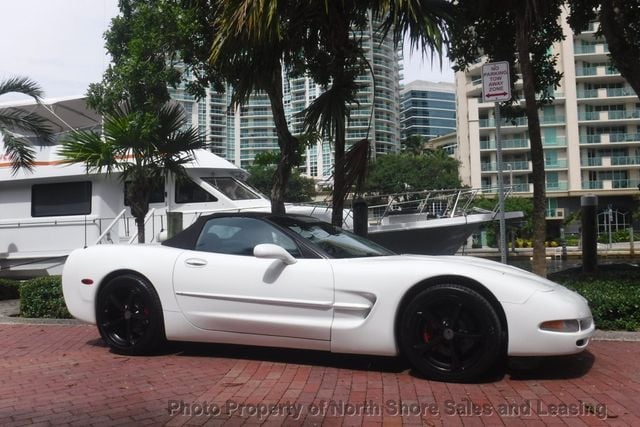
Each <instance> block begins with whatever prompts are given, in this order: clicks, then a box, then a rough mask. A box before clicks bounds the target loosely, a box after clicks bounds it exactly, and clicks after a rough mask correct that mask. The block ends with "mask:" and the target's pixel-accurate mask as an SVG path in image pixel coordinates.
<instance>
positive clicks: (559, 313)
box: [503, 287, 595, 356]
mask: <svg viewBox="0 0 640 427" xmlns="http://www.w3.org/2000/svg"><path fill="white" fill-rule="evenodd" d="M503 307H504V309H505V314H506V316H507V322H508V327H509V347H508V354H509V355H510V356H554V355H565V354H575V353H579V352H581V351H583V350H584V349H586V348H587V346H588V345H589V341H590V338H591V337H592V336H593V334H594V331H595V324H594V322H593V318H592V315H591V310H590V309H589V305H588V304H587V301H586V300H585V299H584V298H583V297H582V296H580V295H578V294H577V293H575V292H573V291H569V290H568V289H566V288H563V287H558V288H555V289H554V290H553V291H550V292H541V291H538V292H536V293H534V294H533V295H532V296H531V298H529V299H528V300H527V302H525V303H524V304H503ZM555 320H578V321H579V322H578V323H579V325H580V327H579V330H577V331H575V332H559V331H549V330H543V329H542V328H541V325H542V324H543V323H544V322H549V321H555Z"/></svg>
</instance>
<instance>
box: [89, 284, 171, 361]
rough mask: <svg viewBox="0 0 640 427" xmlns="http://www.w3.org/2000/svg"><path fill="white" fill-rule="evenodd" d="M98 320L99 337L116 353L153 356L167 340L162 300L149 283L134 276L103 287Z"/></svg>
mask: <svg viewBox="0 0 640 427" xmlns="http://www.w3.org/2000/svg"><path fill="white" fill-rule="evenodd" d="M96 321H97V324H98V330H99V331H100V336H102V339H103V340H104V341H105V342H106V343H107V345H109V347H111V348H112V349H113V351H115V352H116V353H121V354H129V355H135V354H145V353H151V352H153V351H155V350H157V349H158V347H159V346H160V345H161V344H162V343H163V342H164V341H165V334H164V324H163V317H162V307H161V304H160V298H158V294H157V293H156V291H155V289H154V288H153V286H151V284H150V283H149V282H147V281H146V280H144V279H143V278H141V277H139V276H136V275H133V274H127V275H123V276H118V277H115V278H113V279H111V280H110V281H109V282H107V283H106V284H105V285H104V286H102V287H101V288H100V290H99V291H98V298H97V305H96Z"/></svg>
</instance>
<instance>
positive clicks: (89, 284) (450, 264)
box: [63, 213, 594, 381]
mask: <svg viewBox="0 0 640 427" xmlns="http://www.w3.org/2000/svg"><path fill="white" fill-rule="evenodd" d="M63 290H64V298H65V301H66V303H67V306H68V308H69V311H70V312H71V314H72V315H73V316H75V317H76V318H78V319H80V320H83V321H86V322H90V323H94V324H97V327H98V330H99V332H100V335H101V336H102V338H103V339H104V341H105V342H106V343H107V344H108V345H109V346H110V347H111V348H112V349H113V351H115V352H117V353H124V354H132V355H135V354H141V353H148V352H151V351H153V350H155V349H157V348H158V347H159V346H160V345H162V343H163V342H164V341H165V340H174V341H202V342H216V343H234V344H247V345H259V346H272V347H293V348H304V349H314V350H325V351H332V352H341V353H360V354H370V355H388V356H392V355H402V356H404V357H405V358H406V359H407V360H408V361H409V363H410V365H411V366H412V367H413V368H414V369H415V370H416V371H418V372H419V373H421V374H423V375H424V376H426V377H428V378H432V379H438V380H444V381H469V380H473V379H476V378H478V377H480V376H482V375H484V374H486V373H487V372H488V371H489V370H490V369H492V368H493V367H494V366H495V365H496V364H497V363H498V362H500V361H502V360H504V358H505V357H506V356H507V355H513V356H544V355H562V354H572V353H578V352H580V351H582V350H584V349H585V348H586V347H587V345H588V343H589V338H590V336H591V335H592V334H593V331H594V324H593V320H592V316H591V312H590V310H589V307H588V305H587V302H586V301H585V299H584V298H582V297H581V296H579V295H578V294H576V293H574V292H572V291H570V290H567V289H566V288H564V287H562V286H560V285H558V284H555V283H553V282H550V281H548V280H545V279H542V278H540V277H538V276H536V275H534V274H531V273H528V272H526V271H523V270H520V269H518V268H515V267H510V266H506V265H503V264H500V263H496V262H492V261H488V260H483V259H479V258H473V257H462V256H443V257H438V256H417V255H396V254H394V253H392V252H390V251H389V250H387V249H384V248H382V247H380V246H378V245H376V244H375V243H372V242H370V241H368V240H366V239H364V238H361V237H358V236H355V235H353V234H350V233H348V232H345V231H343V230H341V229H339V228H335V227H333V226H331V225H329V224H327V223H324V222H320V221H319V220H317V219H315V218H311V217H306V216H295V215H283V216H279V215H272V214H268V213H229V214H214V215H209V216H203V217H200V218H199V219H198V220H197V221H196V222H195V223H194V224H193V225H191V226H190V227H189V228H187V229H185V230H184V231H182V232H181V233H179V234H177V235H176V236H175V237H173V238H171V239H169V240H166V241H165V242H163V244H162V245H131V246H121V245H101V246H92V247H88V248H84V249H78V250H76V251H74V252H73V253H71V255H70V256H69V258H68V260H67V262H66V264H65V267H64V273H63Z"/></svg>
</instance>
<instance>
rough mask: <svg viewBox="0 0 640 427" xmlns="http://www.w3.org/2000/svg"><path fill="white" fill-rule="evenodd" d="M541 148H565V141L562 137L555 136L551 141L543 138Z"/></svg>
mask: <svg viewBox="0 0 640 427" xmlns="http://www.w3.org/2000/svg"><path fill="white" fill-rule="evenodd" d="M542 146H543V147H566V146H567V139H566V138H565V137H564V136H556V137H555V138H553V139H551V138H549V139H547V138H544V139H543V140H542Z"/></svg>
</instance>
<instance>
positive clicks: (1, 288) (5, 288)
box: [0, 279, 20, 301]
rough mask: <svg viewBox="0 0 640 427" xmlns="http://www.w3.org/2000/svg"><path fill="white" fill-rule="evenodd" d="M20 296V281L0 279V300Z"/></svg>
mask: <svg viewBox="0 0 640 427" xmlns="http://www.w3.org/2000/svg"><path fill="white" fill-rule="evenodd" d="M18 298H20V282H17V281H15V280H9V279H0V301H4V300H7V299H18Z"/></svg>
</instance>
